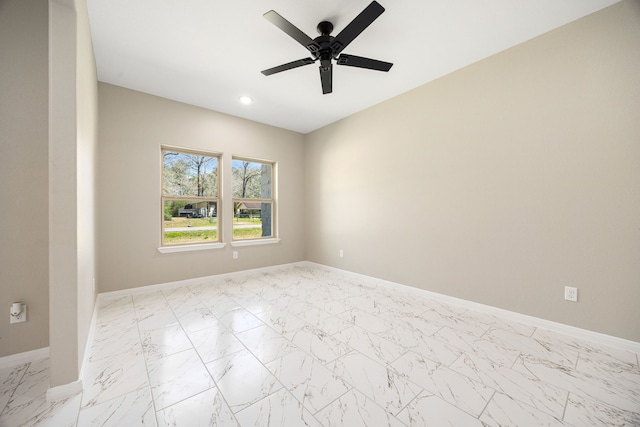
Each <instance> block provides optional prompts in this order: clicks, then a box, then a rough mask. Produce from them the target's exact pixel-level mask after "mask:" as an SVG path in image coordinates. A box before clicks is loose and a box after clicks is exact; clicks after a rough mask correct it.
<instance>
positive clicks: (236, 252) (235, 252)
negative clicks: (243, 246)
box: [233, 251, 238, 259]
mask: <svg viewBox="0 0 640 427" xmlns="http://www.w3.org/2000/svg"><path fill="white" fill-rule="evenodd" d="M233 259H238V251H233Z"/></svg>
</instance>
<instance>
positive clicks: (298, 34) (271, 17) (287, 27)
mask: <svg viewBox="0 0 640 427" xmlns="http://www.w3.org/2000/svg"><path fill="white" fill-rule="evenodd" d="M263 16H264V17H265V18H266V19H267V21H269V22H271V23H272V24H273V25H275V26H276V27H278V28H280V29H281V30H282V31H284V32H285V33H287V34H288V35H289V36H290V37H291V38H293V39H294V40H295V41H297V42H298V43H300V44H301V45H302V46H304V47H305V49H307V50H309V52H317V51H318V50H320V46H318V44H317V43H316V42H314V41H313V39H312V38H311V37H309V36H308V35H306V34H305V33H303V32H302V31H301V30H300V29H299V28H298V27H296V26H295V25H293V24H292V23H291V22H289V21H287V20H286V19H284V18H283V17H282V16H280V15H279V14H278V12H276V11H275V10H270V11H269V12H267V13H265V14H264V15H263Z"/></svg>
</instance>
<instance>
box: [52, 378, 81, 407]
mask: <svg viewBox="0 0 640 427" xmlns="http://www.w3.org/2000/svg"><path fill="white" fill-rule="evenodd" d="M79 393H82V380H78V381H74V382H72V383H69V384H63V385H59V386H56V387H49V388H48V389H47V402H55V401H56V400H62V399H66V398H67V397H71V396H75V395H76V394H79Z"/></svg>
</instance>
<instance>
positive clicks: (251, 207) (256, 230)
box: [231, 157, 276, 240]
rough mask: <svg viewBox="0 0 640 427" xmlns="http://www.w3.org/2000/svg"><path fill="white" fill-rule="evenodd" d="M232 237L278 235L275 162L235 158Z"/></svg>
mask: <svg viewBox="0 0 640 427" xmlns="http://www.w3.org/2000/svg"><path fill="white" fill-rule="evenodd" d="M231 169H232V174H233V176H232V181H231V182H232V192H233V240H247V239H263V238H273V237H275V236H276V230H275V229H274V228H275V224H276V221H275V214H276V206H275V202H274V194H275V186H274V177H275V163H273V162H265V161H259V160H251V159H243V158H236V157H234V158H233V161H232V162H231Z"/></svg>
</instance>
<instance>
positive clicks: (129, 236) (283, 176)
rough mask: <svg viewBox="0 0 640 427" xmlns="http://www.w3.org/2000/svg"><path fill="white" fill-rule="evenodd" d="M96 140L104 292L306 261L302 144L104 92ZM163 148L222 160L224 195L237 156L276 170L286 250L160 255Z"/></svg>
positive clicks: (185, 108) (144, 98)
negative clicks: (211, 153) (199, 152)
mask: <svg viewBox="0 0 640 427" xmlns="http://www.w3.org/2000/svg"><path fill="white" fill-rule="evenodd" d="M99 140H100V144H99V148H98V170H99V178H98V206H99V214H98V216H99V222H98V229H99V239H98V240H99V246H98V253H99V263H98V264H99V265H98V270H99V274H98V282H99V291H100V292H108V291H114V290H118V289H127V288H135V287H139V286H144V285H151V284H156V283H165V282H170V281H175V280H182V279H187V278H192V277H201V276H209V275H213V274H219V273H225V272H230V271H237V270H244V269H249V268H257V267H263V266H269V265H275V264H284V263H290V262H296V261H301V260H304V225H303V224H304V191H303V189H304V146H303V135H301V134H298V133H295V132H290V131H286V130H283V129H278V128H274V127H271V126H266V125H262V124H258V123H255V122H250V121H247V120H244V119H240V118H236V117H231V116H227V115H225V114H221V113H216V112H214V111H210V110H205V109H202V108H197V107H193V106H189V105H186V104H181V103H178V102H175V101H170V100H167V99H163V98H158V97H154V96H151V95H146V94H142V93H140V92H134V91H131V90H128V89H124V88H121V87H117V86H111V85H108V84H103V83H100V84H99ZM161 145H173V146H179V147H187V148H195V149H201V150H209V151H214V152H221V153H224V156H223V159H222V160H223V169H224V171H225V172H224V175H223V186H224V190H226V191H225V192H226V194H229V193H230V190H231V182H230V179H229V178H230V174H231V156H232V155H242V156H250V157H255V158H260V159H266V160H273V161H276V162H278V182H279V184H278V193H279V199H278V208H279V236H280V238H281V239H282V240H281V242H280V243H278V244H273V245H263V246H251V247H239V248H232V247H230V246H229V245H227V247H225V248H223V249H215V250H206V251H197V252H183V253H170V254H161V253H159V252H158V251H157V248H158V247H159V246H160V227H161V225H160V220H161V216H160V213H161V212H160V165H161V157H160V146H161ZM230 213H231V204H227V205H226V209H225V210H224V211H223V215H224V216H223V220H224V218H230V217H231V215H230ZM230 226H231V224H230V223H228V222H227V227H226V228H225V229H224V230H223V232H224V234H225V235H226V236H230V235H231V231H230ZM232 250H237V251H238V253H239V258H238V259H236V260H234V259H232Z"/></svg>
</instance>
